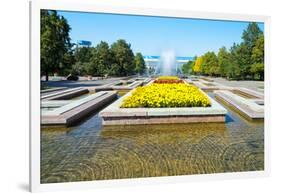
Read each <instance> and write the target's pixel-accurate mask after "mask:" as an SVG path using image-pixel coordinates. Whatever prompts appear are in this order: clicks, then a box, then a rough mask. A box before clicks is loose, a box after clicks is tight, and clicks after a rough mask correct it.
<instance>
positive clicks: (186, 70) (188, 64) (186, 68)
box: [181, 60, 194, 75]
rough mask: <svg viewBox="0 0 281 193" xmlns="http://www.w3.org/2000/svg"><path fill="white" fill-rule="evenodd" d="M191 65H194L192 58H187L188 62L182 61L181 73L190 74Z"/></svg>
mask: <svg viewBox="0 0 281 193" xmlns="http://www.w3.org/2000/svg"><path fill="white" fill-rule="evenodd" d="M193 65H194V61H193V60H189V61H188V62H186V63H184V64H183V65H182V67H181V70H182V73H183V74H185V75H188V74H190V73H191V71H192V68H193Z"/></svg>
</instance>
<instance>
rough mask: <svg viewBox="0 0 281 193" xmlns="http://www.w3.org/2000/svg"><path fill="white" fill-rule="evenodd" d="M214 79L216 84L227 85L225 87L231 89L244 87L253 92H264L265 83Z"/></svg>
mask: <svg viewBox="0 0 281 193" xmlns="http://www.w3.org/2000/svg"><path fill="white" fill-rule="evenodd" d="M210 79H213V80H214V81H215V82H217V83H219V84H222V85H225V86H231V87H244V88H248V89H251V90H255V91H258V92H262V93H263V92H264V91H263V88H264V81H253V80H239V81H237V80H231V81H229V80H226V79H224V78H210Z"/></svg>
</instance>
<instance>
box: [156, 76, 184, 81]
mask: <svg viewBox="0 0 281 193" xmlns="http://www.w3.org/2000/svg"><path fill="white" fill-rule="evenodd" d="M157 80H180V79H179V77H177V76H159V77H158V78H157Z"/></svg>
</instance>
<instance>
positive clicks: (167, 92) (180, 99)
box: [121, 83, 211, 108]
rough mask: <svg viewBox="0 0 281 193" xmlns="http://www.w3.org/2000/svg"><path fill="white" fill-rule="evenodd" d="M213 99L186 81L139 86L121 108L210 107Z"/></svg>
mask: <svg viewBox="0 0 281 193" xmlns="http://www.w3.org/2000/svg"><path fill="white" fill-rule="evenodd" d="M210 106H211V101H210V100H209V98H208V97H207V96H206V95H205V94H204V93H203V92H202V91H201V90H199V89H198V88H197V87H195V86H193V85H189V84H185V83H178V84H155V83H153V84H151V85H148V86H144V87H138V88H137V89H136V90H135V91H134V92H133V93H132V95H130V96H129V97H127V98H125V99H124V101H123V103H122V105H121V108H167V107H168V108H169V107H210Z"/></svg>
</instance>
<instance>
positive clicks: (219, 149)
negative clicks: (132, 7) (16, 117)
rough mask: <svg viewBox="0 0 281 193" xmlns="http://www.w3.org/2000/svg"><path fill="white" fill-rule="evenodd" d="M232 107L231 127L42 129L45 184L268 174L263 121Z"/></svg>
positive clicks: (95, 121)
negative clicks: (265, 170) (252, 119)
mask: <svg viewBox="0 0 281 193" xmlns="http://www.w3.org/2000/svg"><path fill="white" fill-rule="evenodd" d="M227 109H228V115H227V122H226V124H217V123H213V124H173V125H142V126H135V125H134V126H107V127H102V126H101V118H100V117H99V116H98V115H92V116H91V117H89V118H88V119H87V120H85V121H84V122H83V123H81V124H80V125H77V126H75V127H72V128H44V129H41V183H53V182H73V181H86V180H105V179H121V178H137V177H154V176H172V175H187V174H207V173H218V172H219V173H220V172H238V171H256V170H263V168H264V137H263V136H264V124H263V122H249V121H247V120H246V119H244V118H243V117H241V116H240V115H238V114H237V113H236V112H233V111H232V110H230V109H229V108H227Z"/></svg>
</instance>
